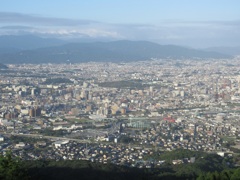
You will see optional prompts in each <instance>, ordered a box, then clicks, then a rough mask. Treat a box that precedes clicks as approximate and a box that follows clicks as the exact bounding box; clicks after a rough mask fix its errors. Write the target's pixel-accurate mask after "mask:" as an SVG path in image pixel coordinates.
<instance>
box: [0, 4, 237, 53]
mask: <svg viewBox="0 0 240 180" xmlns="http://www.w3.org/2000/svg"><path fill="white" fill-rule="evenodd" d="M238 7H240V1H237V0H233V1H228V2H227V1H216V0H213V1H211V2H208V1H207V0H203V1H201V2H193V1H190V0H183V1H176V0H170V1H167V2H165V1H153V0H152V1H146V0H138V1H137V0H132V1H130V2H128V1H126V0H123V1H121V2H120V1H110V0H103V1H101V2H100V1H97V0H91V1H88V2H86V1H84V2H76V1H74V0H69V1H64V0H59V1H54V0H53V1H46V0H44V1H30V0H25V1H21V2H20V1H17V0H13V1H11V2H8V1H5V2H2V4H1V7H0V36H1V35H23V34H24V35H26V34H31V35H38V36H41V37H51V38H60V39H65V40H67V39H69V40H73V39H77V38H80V39H81V38H82V39H91V40H96V41H97V40H107V41H108V40H109V41H110V40H111V41H112V40H134V41H138V40H145V41H151V42H156V43H159V44H174V45H180V46H187V47H193V48H208V47H219V46H225V47H227V46H240V31H239V27H240V11H239V10H238Z"/></svg>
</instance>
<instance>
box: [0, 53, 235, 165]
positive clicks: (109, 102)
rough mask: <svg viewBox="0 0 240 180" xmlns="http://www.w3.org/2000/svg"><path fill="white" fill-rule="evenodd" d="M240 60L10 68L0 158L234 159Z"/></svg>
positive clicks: (4, 85) (0, 122)
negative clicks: (181, 153) (177, 155)
mask: <svg viewBox="0 0 240 180" xmlns="http://www.w3.org/2000/svg"><path fill="white" fill-rule="evenodd" d="M239 60H240V58H239V57H235V58H234V59H232V60H228V59H221V60H219V59H217V60H216V59H208V60H201V59H198V60H192V59H189V60H171V59H151V60H149V61H138V62H128V63H110V62H88V63H80V64H75V63H73V64H72V63H71V62H70V61H66V63H65V64H8V65H7V66H8V68H7V69H1V70H0V76H1V78H0V79H1V80H0V87H1V88H0V90H1V96H0V99H1V101H0V102H1V106H0V107H1V109H0V113H1V118H0V128H1V132H0V133H1V137H0V141H1V144H0V148H1V149H0V150H1V152H2V153H4V152H6V151H8V150H11V152H12V153H13V155H14V156H18V157H21V158H22V159H24V160H39V159H53V160H87V161H91V162H99V163H103V164H108V163H113V164H116V165H124V166H127V167H138V168H155V167H160V166H162V164H164V163H165V159H162V158H161V152H164V151H173V150H176V149H185V150H191V151H201V152H206V153H211V154H218V155H220V156H222V157H228V158H231V157H232V156H234V154H235V153H236V152H237V151H238V149H239V148H240V143H239V138H240V123H239V117H240V103H239V100H240V88H239V87H240V74H239V66H240V63H239ZM155 154H157V155H158V157H159V158H158V159H156V158H152V156H153V155H155ZM194 161H195V157H191V158H188V159H186V158H185V159H172V160H171V163H172V164H182V163H194ZM227 163H228V164H230V161H229V162H227ZM232 163H234V165H236V164H238V161H235V162H232Z"/></svg>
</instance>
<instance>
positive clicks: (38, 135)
mask: <svg viewBox="0 0 240 180" xmlns="http://www.w3.org/2000/svg"><path fill="white" fill-rule="evenodd" d="M2 134H5V135H11V136H23V137H31V138H39V139H50V140H56V141H58V140H69V141H75V142H79V143H91V141H90V140H85V139H74V138H66V137H56V136H44V135H42V134H19V133H2Z"/></svg>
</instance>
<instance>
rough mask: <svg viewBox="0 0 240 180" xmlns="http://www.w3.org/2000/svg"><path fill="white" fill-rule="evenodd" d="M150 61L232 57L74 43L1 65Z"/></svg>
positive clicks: (130, 44)
mask: <svg viewBox="0 0 240 180" xmlns="http://www.w3.org/2000/svg"><path fill="white" fill-rule="evenodd" d="M151 58H172V59H183V58H231V56H229V55H225V54H221V53H216V52H206V51H202V50H196V49H190V48H185V47H180V46H174V45H159V44H156V43H152V42H147V41H113V42H94V43H71V44H65V45H62V46H55V47H47V48H38V49H33V50H24V51H20V52H15V53H6V54H0V62H2V63H65V62H66V61H67V60H69V61H70V62H72V63H80V62H88V61H107V62H119V61H124V62H128V61H138V60H149V59H151Z"/></svg>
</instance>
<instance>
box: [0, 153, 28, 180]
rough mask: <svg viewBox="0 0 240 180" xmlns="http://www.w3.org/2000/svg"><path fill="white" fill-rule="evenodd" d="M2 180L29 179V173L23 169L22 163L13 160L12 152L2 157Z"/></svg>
mask: <svg viewBox="0 0 240 180" xmlns="http://www.w3.org/2000/svg"><path fill="white" fill-rule="evenodd" d="M0 179H3V180H18V179H23V180H24V179H28V176H27V172H26V170H24V169H23V168H22V164H21V161H20V160H19V159H18V158H13V157H12V154H11V153H10V152H7V153H6V155H5V156H4V155H0Z"/></svg>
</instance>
